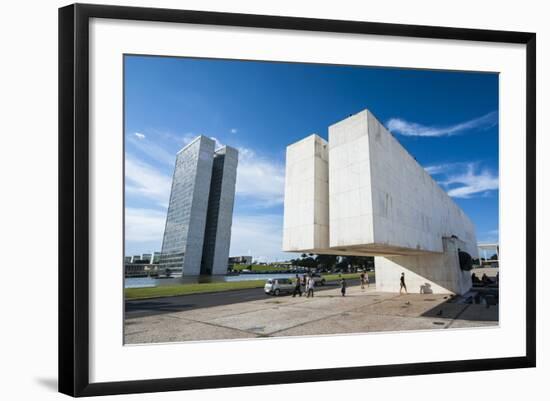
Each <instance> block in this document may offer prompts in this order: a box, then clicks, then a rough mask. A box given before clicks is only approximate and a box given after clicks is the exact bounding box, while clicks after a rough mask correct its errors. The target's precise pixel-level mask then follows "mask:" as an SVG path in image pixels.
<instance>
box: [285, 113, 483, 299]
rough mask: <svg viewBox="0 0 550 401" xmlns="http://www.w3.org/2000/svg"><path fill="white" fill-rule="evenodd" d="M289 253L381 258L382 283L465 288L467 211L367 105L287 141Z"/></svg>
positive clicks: (471, 235) (471, 234) (472, 244)
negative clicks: (319, 131)
mask: <svg viewBox="0 0 550 401" xmlns="http://www.w3.org/2000/svg"><path fill="white" fill-rule="evenodd" d="M285 180H286V181H285V215H284V230H283V250H285V251H290V252H306V253H310V252H311V253H317V254H336V255H371V256H376V259H375V266H376V286H377V289H378V290H381V291H392V292H393V291H399V277H400V275H401V273H402V272H404V273H405V278H406V283H407V288H408V290H409V291H410V292H418V291H424V292H427V293H428V292H434V293H446V292H451V293H459V294H463V293H465V292H466V291H467V290H468V289H469V288H470V287H471V280H470V274H469V273H468V272H467V271H463V270H461V268H460V264H459V257H458V250H459V249H460V250H461V251H464V252H467V253H469V254H470V255H471V256H472V257H476V256H477V245H476V236H475V228H474V225H473V223H472V222H471V221H470V219H469V218H468V216H466V214H465V213H464V212H463V211H462V209H460V208H459V207H458V206H457V205H456V203H455V202H454V201H453V200H452V199H451V198H450V197H449V196H448V195H447V194H446V192H445V191H443V189H442V188H440V187H439V185H438V184H437V183H436V182H435V181H434V180H433V179H432V178H431V176H430V175H429V174H428V173H427V172H426V171H425V170H424V169H423V168H422V167H421V166H420V165H419V164H418V163H417V162H416V161H415V159H414V158H413V157H412V156H411V155H410V154H409V153H408V152H407V151H406V150H405V149H404V148H403V147H402V146H401V144H400V143H399V142H398V141H397V140H396V139H395V138H394V137H393V135H392V134H391V133H390V132H388V131H387V130H386V128H385V127H384V126H383V125H382V124H381V123H380V122H379V121H378V120H377V119H376V118H375V117H374V115H373V114H372V113H370V112H369V111H368V110H364V111H362V112H360V113H358V114H355V115H353V116H350V117H349V118H346V119H345V120H342V121H340V122H338V123H336V124H334V125H332V126H330V127H329V140H328V142H326V141H325V140H324V139H322V138H321V137H319V136H317V135H311V136H309V137H307V138H304V139H303V140H301V141H298V142H296V143H294V144H292V145H290V146H288V147H287V154H286V178H285Z"/></svg>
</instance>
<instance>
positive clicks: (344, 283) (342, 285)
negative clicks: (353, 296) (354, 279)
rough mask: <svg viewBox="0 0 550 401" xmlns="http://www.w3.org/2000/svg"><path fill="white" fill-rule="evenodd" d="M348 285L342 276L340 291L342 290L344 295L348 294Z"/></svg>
mask: <svg viewBox="0 0 550 401" xmlns="http://www.w3.org/2000/svg"><path fill="white" fill-rule="evenodd" d="M347 286H348V284H347V283H346V279H345V278H342V280H340V291H341V292H342V296H343V297H345V296H346V287H347Z"/></svg>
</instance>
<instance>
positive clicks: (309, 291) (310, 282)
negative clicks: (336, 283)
mask: <svg viewBox="0 0 550 401" xmlns="http://www.w3.org/2000/svg"><path fill="white" fill-rule="evenodd" d="M359 280H360V281H361V288H362V289H365V284H366V285H367V287H369V286H370V281H369V275H368V274H366V273H364V272H362V273H361V275H360V276H359ZM347 287H348V283H347V281H346V279H345V278H344V277H342V278H341V279H340V293H341V294H342V296H343V297H345V296H346V289H347ZM314 288H315V279H314V278H313V276H310V275H308V274H305V275H303V276H302V277H300V276H299V275H298V274H297V275H296V280H295V283H294V291H292V297H296V295H299V296H302V293H305V294H306V297H307V298H309V297H310V296H311V297H313V295H314Z"/></svg>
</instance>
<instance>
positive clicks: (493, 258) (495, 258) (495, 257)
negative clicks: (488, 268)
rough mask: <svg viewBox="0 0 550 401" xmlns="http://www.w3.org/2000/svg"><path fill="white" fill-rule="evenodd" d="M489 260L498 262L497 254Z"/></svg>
mask: <svg viewBox="0 0 550 401" xmlns="http://www.w3.org/2000/svg"><path fill="white" fill-rule="evenodd" d="M489 259H491V260H498V256H497V254H496V253H495V254H494V255H493V256H491V257H490V258H489Z"/></svg>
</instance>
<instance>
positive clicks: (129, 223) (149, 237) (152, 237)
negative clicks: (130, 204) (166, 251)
mask: <svg viewBox="0 0 550 401" xmlns="http://www.w3.org/2000/svg"><path fill="white" fill-rule="evenodd" d="M165 221H166V212H163V211H159V210H154V209H140V208H126V211H125V238H126V240H127V241H134V242H157V243H159V245H158V247H159V248H160V242H161V241H162V235H163V233H164V223H165Z"/></svg>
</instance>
